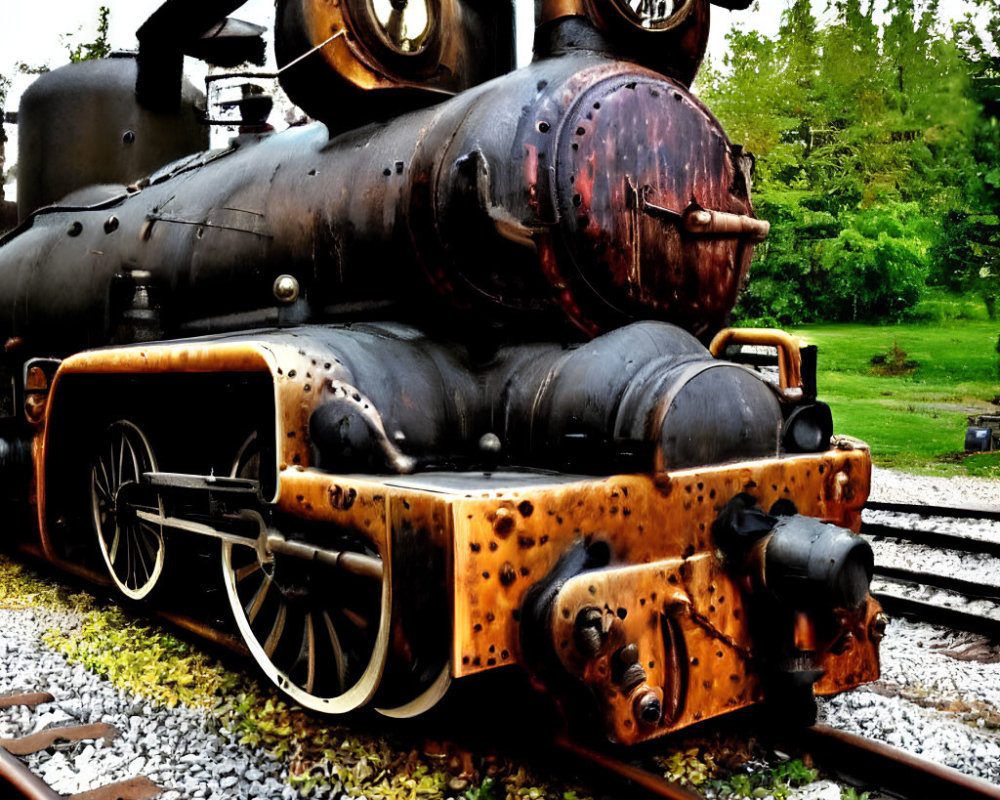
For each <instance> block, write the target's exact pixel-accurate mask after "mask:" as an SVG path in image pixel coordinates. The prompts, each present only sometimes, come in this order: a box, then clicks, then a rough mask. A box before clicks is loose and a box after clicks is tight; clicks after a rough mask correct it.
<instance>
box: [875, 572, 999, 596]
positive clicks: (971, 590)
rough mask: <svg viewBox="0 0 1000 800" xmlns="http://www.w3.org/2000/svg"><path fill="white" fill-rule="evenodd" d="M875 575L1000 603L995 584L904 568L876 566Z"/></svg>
mask: <svg viewBox="0 0 1000 800" xmlns="http://www.w3.org/2000/svg"><path fill="white" fill-rule="evenodd" d="M875 574H876V575H878V576H879V577H880V578H886V579H887V580H890V581H893V582H894V583H905V584H909V585H913V586H933V587H934V588H935V589H944V590H945V591H948V592H955V593H956V594H961V595H964V596H965V597H968V598H974V599H984V600H993V601H998V602H1000V586H998V585H997V584H995V583H981V582H979V581H967V580H965V579H963V578H951V577H948V576H947V575H936V574H934V573H932V572H917V571H915V570H911V569H905V568H902V567H884V566H880V565H878V564H876V565H875Z"/></svg>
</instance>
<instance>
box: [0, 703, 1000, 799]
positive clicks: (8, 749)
mask: <svg viewBox="0 0 1000 800" xmlns="http://www.w3.org/2000/svg"><path fill="white" fill-rule="evenodd" d="M53 699H54V698H53V696H52V695H51V694H49V693H47V692H32V693H24V694H18V695H8V696H6V697H3V698H0V713H3V710H4V709H7V708H10V707H12V706H15V705H23V706H29V707H34V706H37V705H41V704H43V703H48V702H51V701H52V700H53ZM117 735H118V731H116V730H115V729H114V728H113V727H111V726H110V725H105V724H96V725H80V726H73V727H62V728H52V729H48V730H44V731H40V732H38V733H35V734H31V735H28V736H24V737H19V738H15V739H0V796H2V797H12V796H17V797H23V798H27V800H153V798H156V797H158V796H160V794H161V789H160V787H158V786H157V785H156V784H155V783H153V782H152V781H151V780H149V779H148V778H145V777H133V778H130V779H128V780H125V781H120V782H116V783H111V784H106V785H103V786H100V787H98V788H95V789H91V790H88V791H85V792H80V793H77V794H72V795H64V794H59V793H58V792H56V791H54V790H53V789H52V788H50V787H49V786H48V785H47V784H46V783H45V782H44V781H43V780H42V779H41V778H39V777H37V776H36V775H35V774H34V773H32V772H31V771H30V770H29V769H28V767H27V766H26V765H25V764H24V762H22V761H21V760H20V759H21V758H22V757H24V756H27V755H30V754H33V753H37V752H41V751H43V750H52V749H53V748H59V747H65V746H66V745H68V744H71V743H74V742H82V741H86V740H96V739H110V738H113V737H115V736H117ZM794 736H795V738H796V739H797V741H798V744H799V747H800V749H801V750H802V751H803V752H806V753H808V754H809V755H810V756H811V758H812V761H813V762H814V763H816V764H817V765H819V766H820V767H821V768H822V769H823V770H824V771H825V772H827V773H829V774H830V775H833V776H835V777H837V778H838V779H841V780H844V781H847V782H849V783H850V784H852V785H855V786H862V787H864V788H865V789H866V790H868V789H876V790H878V791H882V792H888V793H890V794H892V795H893V796H895V797H897V798H904V799H905V800H922V799H923V798H926V797H930V796H936V797H947V798H950V799H951V800H1000V786H996V785H994V784H991V783H988V782H986V781H983V780H981V779H978V778H973V777H970V776H968V775H964V774H962V773H960V772H958V771H956V770H953V769H950V768H948V767H943V766H941V765H939V764H935V763H932V762H929V761H926V760H924V759H921V758H918V757H916V756H913V755H911V754H909V753H906V752H904V751H902V750H899V749H897V748H894V747H890V746H888V745H885V744H882V743H879V742H874V741H871V740H869V739H865V738H863V737H860V736H855V735H853V734H849V733H844V732H842V731H838V730H834V729H832V728H829V727H826V726H823V725H817V726H813V727H811V728H808V729H805V730H804V731H799V732H797V733H796V734H794ZM555 744H556V746H557V748H558V749H559V750H561V751H562V752H563V753H564V754H566V755H568V756H569V757H571V758H575V759H579V760H582V761H583V762H585V763H586V764H588V765H589V766H590V768H591V769H596V770H599V771H601V772H603V773H604V774H605V775H606V776H615V777H617V778H622V779H625V780H627V781H628V782H629V783H630V784H632V786H634V787H636V788H637V789H639V790H641V791H644V792H645V793H647V794H649V795H652V796H655V797H659V798H663V799H664V800H699V799H700V798H701V797H702V795H701V794H699V793H697V792H695V791H693V790H692V789H690V788H687V787H685V786H682V785H680V784H678V783H675V782H673V781H670V780H667V779H665V778H663V777H662V776H660V775H658V774H656V773H654V772H652V771H649V770H646V769H644V768H642V767H639V766H636V765H634V764H633V763H630V762H629V761H626V760H625V759H624V758H623V757H619V756H617V755H615V754H611V753H609V752H607V751H602V750H595V749H592V748H589V747H586V746H583V745H580V744H579V743H577V742H574V741H573V740H571V739H570V738H568V737H565V736H560V737H558V738H557V739H556V742H555Z"/></svg>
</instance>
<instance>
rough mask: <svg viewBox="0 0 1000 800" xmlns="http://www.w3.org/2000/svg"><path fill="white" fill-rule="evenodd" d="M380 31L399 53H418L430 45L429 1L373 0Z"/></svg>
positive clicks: (374, 14)
mask: <svg viewBox="0 0 1000 800" xmlns="http://www.w3.org/2000/svg"><path fill="white" fill-rule="evenodd" d="M370 3H371V6H370V8H371V14H372V15H373V16H374V18H375V20H376V21H377V22H378V30H379V33H380V34H381V36H382V37H383V38H384V39H385V42H386V44H388V45H389V46H390V47H391V48H392V49H393V50H395V51H396V52H398V53H419V52H420V51H421V50H423V49H424V47H426V46H427V37H428V34H429V33H430V29H431V11H430V8H429V7H428V5H427V0H370Z"/></svg>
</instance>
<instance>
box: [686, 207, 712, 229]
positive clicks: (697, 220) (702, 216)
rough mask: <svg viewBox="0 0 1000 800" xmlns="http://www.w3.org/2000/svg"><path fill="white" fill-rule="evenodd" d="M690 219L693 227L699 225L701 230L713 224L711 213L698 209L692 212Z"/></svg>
mask: <svg viewBox="0 0 1000 800" xmlns="http://www.w3.org/2000/svg"><path fill="white" fill-rule="evenodd" d="M689 219H690V220H691V224H692V225H697V226H698V227H699V228H703V227H705V226H706V225H710V224H711V223H712V213H711V212H710V211H705V209H698V210H697V211H692V212H691V214H690V216H689Z"/></svg>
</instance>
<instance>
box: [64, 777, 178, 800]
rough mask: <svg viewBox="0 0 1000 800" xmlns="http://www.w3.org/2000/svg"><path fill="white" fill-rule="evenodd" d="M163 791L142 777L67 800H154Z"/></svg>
mask: <svg viewBox="0 0 1000 800" xmlns="http://www.w3.org/2000/svg"><path fill="white" fill-rule="evenodd" d="M161 791H162V790H161V789H160V787H159V786H157V785H156V784H155V783H153V782H152V781H151V780H150V779H149V778H146V777H143V776H140V777H138V778H132V779H131V780H127V781H121V782H119V783H109V784H108V785H107V786H101V787H98V788H97V789H91V790H90V791H89V792H80V794H74V795H70V796H69V797H68V798H66V800H152V798H154V797H156V796H157V795H158V794H160V792H161Z"/></svg>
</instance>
